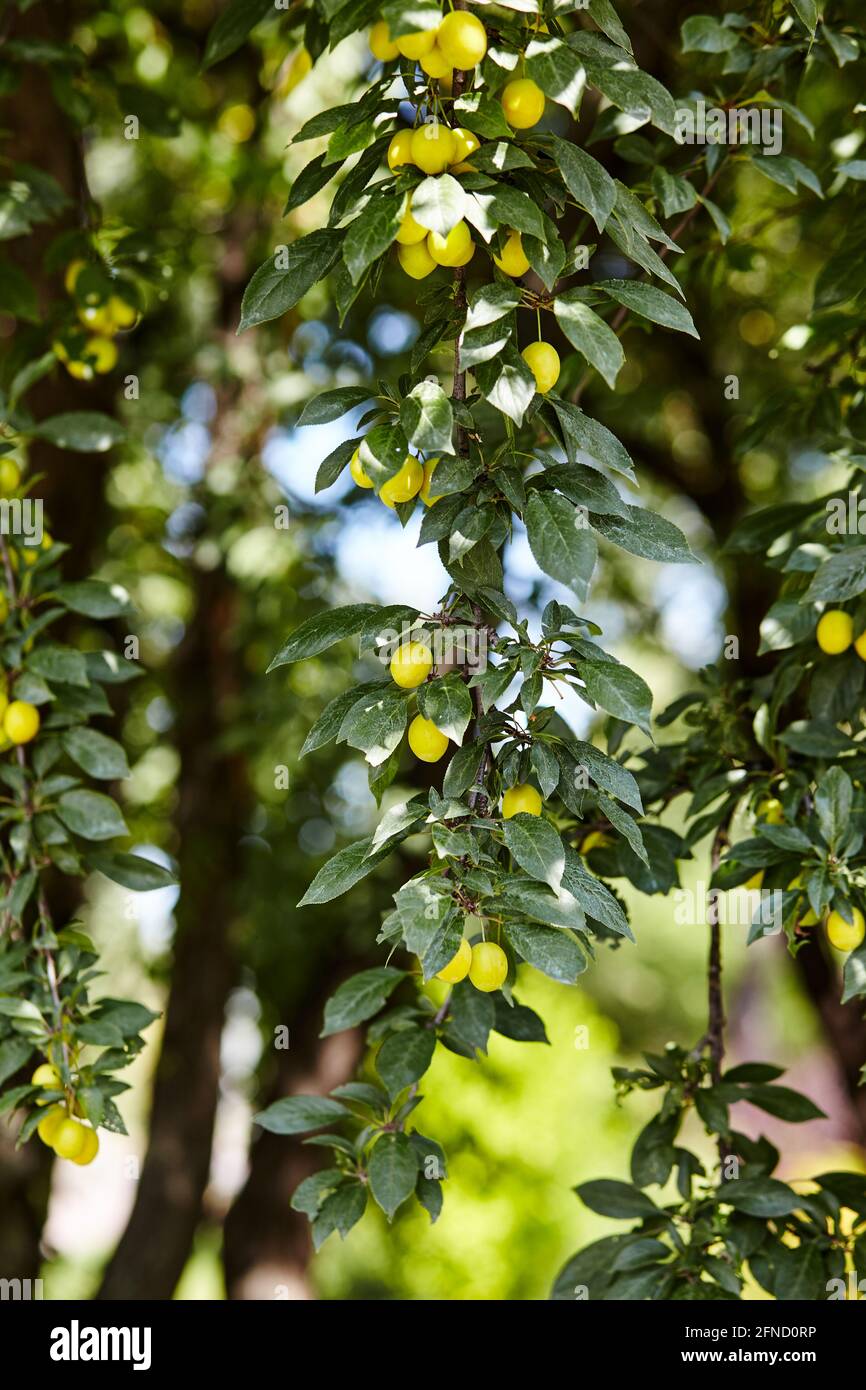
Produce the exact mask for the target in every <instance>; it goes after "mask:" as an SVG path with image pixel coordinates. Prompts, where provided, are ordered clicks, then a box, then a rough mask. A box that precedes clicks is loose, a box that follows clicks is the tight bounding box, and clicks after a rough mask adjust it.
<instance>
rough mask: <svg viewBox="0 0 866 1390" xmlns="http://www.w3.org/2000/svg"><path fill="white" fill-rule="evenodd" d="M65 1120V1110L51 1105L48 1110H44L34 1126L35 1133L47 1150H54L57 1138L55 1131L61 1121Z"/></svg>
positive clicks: (60, 1106) (59, 1106)
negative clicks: (46, 1146)
mask: <svg viewBox="0 0 866 1390" xmlns="http://www.w3.org/2000/svg"><path fill="white" fill-rule="evenodd" d="M65 1119H66V1110H65V1109H64V1107H63V1106H62V1105H52V1107H51V1109H50V1110H46V1112H45V1114H44V1115H43V1116H42V1119H41V1120H40V1121H39V1123H38V1125H37V1126H36V1133H37V1134H38V1135H39V1138H40V1139H41V1140H42V1142H43V1144H47V1145H48V1147H49V1149H53V1148H54V1140H55V1139H56V1137H57V1130H58V1128H59V1126H60V1124H61V1123H62V1121H63V1120H65Z"/></svg>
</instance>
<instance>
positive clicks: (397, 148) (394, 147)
mask: <svg viewBox="0 0 866 1390" xmlns="http://www.w3.org/2000/svg"><path fill="white" fill-rule="evenodd" d="M411 163H412V131H411V130H398V131H397V134H396V135H395V136H394V137H393V139H392V140H391V143H390V145H389V146H388V168H389V169H390V170H391V173H392V174H394V173H396V172H397V170H398V169H399V168H400V166H401V165H403V164H411Z"/></svg>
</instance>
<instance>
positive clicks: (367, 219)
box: [343, 191, 414, 285]
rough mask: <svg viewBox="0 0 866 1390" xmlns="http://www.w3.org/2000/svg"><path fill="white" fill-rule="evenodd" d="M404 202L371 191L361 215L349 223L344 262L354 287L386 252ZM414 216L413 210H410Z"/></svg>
mask: <svg viewBox="0 0 866 1390" xmlns="http://www.w3.org/2000/svg"><path fill="white" fill-rule="evenodd" d="M405 205H406V200H405V199H404V198H395V197H385V196H383V195H382V194H381V193H377V192H375V191H374V193H373V196H372V197H371V198H370V201H369V203H368V204H367V206H366V207H365V208H364V210H363V212H362V213H361V214H360V215H359V216H358V217H356V218H355V219H354V221H353V222H350V223H349V226H348V228H347V229H346V239H345V241H344V242H343V260H344V261H345V262H346V265H347V266H348V269H349V274H350V276H351V277H352V284H353V285H357V283H358V281H359V280H360V279H361V277H362V276H363V274H364V272H365V271H366V270H367V269H368V267H369V266H371V265H372V264H373V262H374V261H376V260H378V259H379V257H380V256H382V255H384V253H385V252H386V251H387V250H388V248H389V246H390V245H391V244H392V242H393V240H394V238H395V236H396V235H397V233H398V232H399V230H400V222H401V220H402V217H403V212H404V209H405ZM413 214H414V208H413Z"/></svg>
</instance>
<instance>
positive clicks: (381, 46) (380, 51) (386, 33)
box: [370, 19, 400, 63]
mask: <svg viewBox="0 0 866 1390" xmlns="http://www.w3.org/2000/svg"><path fill="white" fill-rule="evenodd" d="M370 52H371V53H372V55H373V57H374V58H378V59H379V62H380V63H390V62H391V60H392V59H393V58H396V57H397V54H398V53H399V52H400V50H399V48H398V47H397V45H396V44H395V43H392V42H391V31H390V29H389V28H388V25H387V24H386V23H385V21H384V19H380V20H379V21H378V23H376V24H374V25H373V27H372V29H371V30H370Z"/></svg>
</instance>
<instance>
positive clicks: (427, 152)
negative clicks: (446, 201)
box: [411, 121, 455, 174]
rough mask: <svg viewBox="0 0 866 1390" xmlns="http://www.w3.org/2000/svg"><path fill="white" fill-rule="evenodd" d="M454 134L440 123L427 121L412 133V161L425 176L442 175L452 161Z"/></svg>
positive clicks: (448, 127)
mask: <svg viewBox="0 0 866 1390" xmlns="http://www.w3.org/2000/svg"><path fill="white" fill-rule="evenodd" d="M454 148H455V147H454V132H453V131H452V130H451V128H450V126H447V125H443V124H442V122H441V121H429V122H428V124H427V125H421V126H419V127H418V129H417V130H414V131H413V132H412V144H411V152H412V160H413V163H415V164H417V165H418V168H419V169H423V170H424V173H425V174H442V173H444V171H445V170H446V169H447V168H448V165H449V164H451V163H453V161H454Z"/></svg>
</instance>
